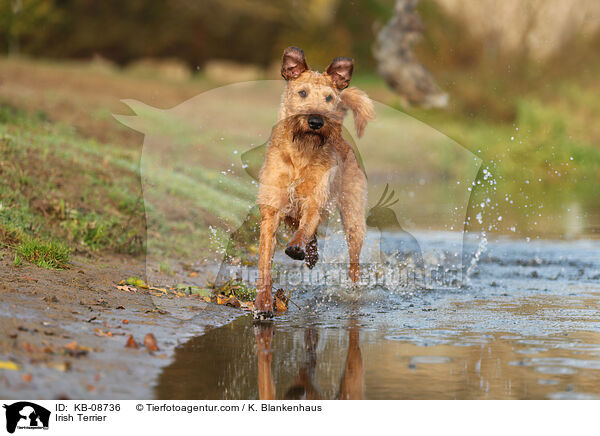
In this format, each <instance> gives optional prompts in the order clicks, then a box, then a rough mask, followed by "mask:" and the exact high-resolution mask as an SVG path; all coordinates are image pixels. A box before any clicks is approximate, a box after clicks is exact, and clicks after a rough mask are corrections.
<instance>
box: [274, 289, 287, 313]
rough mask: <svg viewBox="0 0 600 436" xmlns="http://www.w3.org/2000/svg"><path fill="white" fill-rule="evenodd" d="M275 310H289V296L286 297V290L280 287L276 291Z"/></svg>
mask: <svg viewBox="0 0 600 436" xmlns="http://www.w3.org/2000/svg"><path fill="white" fill-rule="evenodd" d="M274 299H275V310H276V311H277V312H285V311H287V310H288V305H289V298H288V297H286V295H285V291H284V290H283V289H278V290H277V292H275V296H274Z"/></svg>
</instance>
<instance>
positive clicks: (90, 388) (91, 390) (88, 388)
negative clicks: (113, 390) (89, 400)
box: [85, 385, 96, 392]
mask: <svg viewBox="0 0 600 436" xmlns="http://www.w3.org/2000/svg"><path fill="white" fill-rule="evenodd" d="M85 388H86V389H87V390H88V391H90V392H94V391H95V390H96V387H95V386H93V385H87V386H86V387H85Z"/></svg>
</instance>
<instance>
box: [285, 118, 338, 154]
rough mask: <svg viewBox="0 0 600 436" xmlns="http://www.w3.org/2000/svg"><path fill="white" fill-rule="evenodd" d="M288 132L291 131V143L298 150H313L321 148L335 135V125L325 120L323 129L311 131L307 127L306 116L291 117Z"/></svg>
mask: <svg viewBox="0 0 600 436" xmlns="http://www.w3.org/2000/svg"><path fill="white" fill-rule="evenodd" d="M288 122H289V123H290V130H291V131H292V141H293V142H294V143H295V144H297V145H298V147H299V148H304V149H309V150H315V149H318V148H320V147H323V145H325V143H326V142H327V140H328V139H329V138H330V137H331V136H332V135H334V134H335V127H336V125H335V123H333V122H331V121H330V120H328V119H326V120H325V123H324V124H323V127H321V128H320V129H319V130H313V129H311V128H310V127H309V126H308V121H307V116H306V115H297V116H294V117H291V118H290V119H289V120H288Z"/></svg>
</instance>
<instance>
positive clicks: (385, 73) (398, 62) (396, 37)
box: [373, 0, 448, 107]
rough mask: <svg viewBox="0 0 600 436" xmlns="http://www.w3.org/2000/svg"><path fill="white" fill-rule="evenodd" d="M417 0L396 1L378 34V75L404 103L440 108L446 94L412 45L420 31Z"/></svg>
mask: <svg viewBox="0 0 600 436" xmlns="http://www.w3.org/2000/svg"><path fill="white" fill-rule="evenodd" d="M418 1H419V0H396V7H395V12H394V16H393V17H392V19H391V20H390V21H389V22H388V23H387V25H386V26H385V27H384V28H383V29H381V31H380V32H379V34H378V35H377V42H376V46H375V48H374V50H373V55H374V56H375V59H376V61H377V69H378V71H379V74H380V75H381V77H383V79H384V80H385V81H386V82H387V84H388V85H389V86H390V87H391V88H392V89H393V90H394V91H395V92H396V93H398V95H400V97H401V98H402V99H403V101H404V103H405V104H407V105H418V106H424V107H443V106H446V105H447V104H448V95H447V94H445V93H443V92H442V91H441V90H440V88H439V87H438V86H437V84H436V83H435V80H434V79H433V76H432V75H431V74H430V73H429V71H427V70H426V69H425V67H424V66H423V65H421V63H420V62H419V61H418V60H417V58H416V57H415V55H414V54H413V52H412V48H413V46H414V45H415V44H416V43H417V41H419V40H420V38H421V36H422V34H423V22H422V21H421V18H420V17H419V15H418V13H417V11H416V7H417V3H418Z"/></svg>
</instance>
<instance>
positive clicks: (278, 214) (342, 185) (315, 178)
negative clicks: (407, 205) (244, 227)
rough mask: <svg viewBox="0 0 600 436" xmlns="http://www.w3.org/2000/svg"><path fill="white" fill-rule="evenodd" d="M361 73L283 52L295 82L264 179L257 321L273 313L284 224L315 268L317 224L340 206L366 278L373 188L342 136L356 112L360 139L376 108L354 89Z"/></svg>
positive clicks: (355, 260)
mask: <svg viewBox="0 0 600 436" xmlns="http://www.w3.org/2000/svg"><path fill="white" fill-rule="evenodd" d="M353 69H354V62H353V61H352V59H350V58H343V57H338V58H335V59H334V60H333V61H332V62H331V64H330V65H329V66H328V67H327V70H326V72H325V73H318V72H316V71H312V70H311V69H310V68H309V67H308V64H307V63H306V58H305V56H304V52H303V51H302V50H301V49H299V48H296V47H288V48H287V49H286V50H285V51H284V53H283V59H282V64H281V75H282V76H283V78H284V79H285V80H286V81H287V85H286V88H285V91H284V92H283V95H282V99H281V108H280V110H279V116H278V120H277V121H278V122H277V125H276V126H275V128H274V129H273V132H272V134H271V138H270V140H269V145H268V148H267V153H266V157H265V162H264V164H263V166H262V169H261V171H260V176H259V181H260V187H259V193H258V200H257V203H258V205H259V208H260V215H261V221H260V243H259V265H258V268H259V272H258V274H259V277H258V284H257V297H256V301H255V317H256V318H259V319H263V318H270V317H272V316H273V297H272V295H271V288H272V285H273V280H272V277H271V261H272V258H273V250H274V244H275V234H276V232H277V228H278V227H279V223H280V222H281V220H282V219H284V220H285V222H286V223H287V224H288V225H289V226H290V227H292V229H293V230H295V233H294V235H293V237H292V239H291V241H290V242H289V243H288V245H287V248H286V250H285V252H286V254H287V255H288V256H290V257H291V258H293V259H297V260H305V262H306V264H307V265H308V266H309V268H312V267H313V266H314V265H315V263H316V262H317V259H318V253H317V240H316V233H317V227H318V225H319V223H320V222H321V221H322V220H323V219H325V218H327V216H328V215H329V213H331V212H333V210H334V208H335V207H338V208H339V210H340V214H341V218H342V223H343V226H344V231H345V233H346V241H347V243H348V249H349V254H350V269H349V270H348V275H349V276H350V278H351V279H352V281H354V282H356V281H358V280H359V278H360V267H359V257H360V250H361V248H362V244H363V239H364V237H365V229H366V225H365V207H366V195H367V183H366V177H365V174H364V173H363V171H362V170H361V168H360V166H359V165H358V162H357V159H356V156H355V155H354V152H353V150H352V148H351V147H350V146H349V145H348V144H347V143H346V142H345V141H344V139H343V138H342V121H343V119H344V116H345V115H346V112H347V111H348V109H350V110H352V112H353V113H354V124H355V126H356V132H357V135H358V136H359V137H360V136H362V133H363V131H364V128H365V126H366V124H367V122H368V121H369V120H371V119H373V118H374V110H373V103H372V102H371V100H370V99H369V98H368V97H367V95H366V94H365V93H363V92H362V91H359V90H358V89H356V88H348V84H349V83H350V78H351V77H352V71H353Z"/></svg>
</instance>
